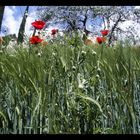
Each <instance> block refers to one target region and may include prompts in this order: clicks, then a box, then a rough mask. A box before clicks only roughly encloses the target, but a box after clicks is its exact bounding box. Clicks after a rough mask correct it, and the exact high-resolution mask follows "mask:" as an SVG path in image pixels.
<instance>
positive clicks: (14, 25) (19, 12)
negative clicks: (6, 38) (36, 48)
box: [1, 6, 37, 35]
mask: <svg viewBox="0 0 140 140" xmlns="http://www.w3.org/2000/svg"><path fill="white" fill-rule="evenodd" d="M25 8H26V6H5V11H4V16H3V21H2V27H6V28H7V29H8V34H14V33H15V34H16V35H17V34H18V30H19V27H20V24H21V21H22V18H23V15H24V12H25ZM35 10H36V6H30V7H29V13H28V14H29V15H28V18H27V21H26V26H25V32H26V33H27V34H28V35H29V34H30V33H31V32H30V27H31V22H33V21H35V19H36V18H37V17H36V14H35ZM1 35H3V34H2V33H1Z"/></svg>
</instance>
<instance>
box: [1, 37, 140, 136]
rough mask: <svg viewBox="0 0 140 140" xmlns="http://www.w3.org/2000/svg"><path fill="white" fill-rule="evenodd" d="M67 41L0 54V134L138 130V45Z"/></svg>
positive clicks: (118, 132)
mask: <svg viewBox="0 0 140 140" xmlns="http://www.w3.org/2000/svg"><path fill="white" fill-rule="evenodd" d="M71 40H72V39H70V38H67V39H66V38H65V43H64V44H61V42H57V43H53V44H50V45H49V44H48V45H47V46H46V47H44V48H40V50H38V48H39V47H40V46H37V47H34V46H33V47H31V49H30V51H29V50H28V49H23V48H22V46H21V47H20V48H16V51H15V52H14V53H8V52H6V51H5V52H3V53H1V54H0V134H42V133H43V134H61V133H63V134H100V133H101V134H114V133H115V134H139V133H140V110H139V106H140V95H139V91H140V74H139V73H140V55H139V54H140V49H139V48H135V49H134V48H133V47H131V46H129V45H128V44H126V47H124V48H122V47H121V44H118V45H117V46H115V47H114V48H109V47H104V46H100V45H98V48H96V47H94V46H84V45H83V44H82V42H81V41H77V42H76V44H74V43H73V44H72V45H73V46H72V45H71V44H70V43H71V42H70V41H71ZM102 47H104V48H102ZM102 49H103V50H102ZM37 51H42V52H43V53H42V54H41V56H38V55H37Z"/></svg>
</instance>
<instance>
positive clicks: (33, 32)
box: [32, 28, 36, 36]
mask: <svg viewBox="0 0 140 140" xmlns="http://www.w3.org/2000/svg"><path fill="white" fill-rule="evenodd" d="M35 33H36V28H35V29H34V32H33V35H32V36H35Z"/></svg>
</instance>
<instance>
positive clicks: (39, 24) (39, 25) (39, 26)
mask: <svg viewBox="0 0 140 140" xmlns="http://www.w3.org/2000/svg"><path fill="white" fill-rule="evenodd" d="M31 24H32V25H33V26H34V27H35V28H36V29H38V30H41V29H43V28H44V26H45V22H44V21H41V20H38V21H35V22H32V23H31Z"/></svg>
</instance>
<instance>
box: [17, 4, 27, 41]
mask: <svg viewBox="0 0 140 140" xmlns="http://www.w3.org/2000/svg"><path fill="white" fill-rule="evenodd" d="M28 10H29V6H27V7H26V10H25V12H24V16H23V19H22V22H21V24H20V28H19V33H18V39H17V41H18V43H22V42H23V38H24V30H25V24H26V18H27V15H28Z"/></svg>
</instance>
